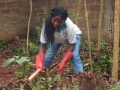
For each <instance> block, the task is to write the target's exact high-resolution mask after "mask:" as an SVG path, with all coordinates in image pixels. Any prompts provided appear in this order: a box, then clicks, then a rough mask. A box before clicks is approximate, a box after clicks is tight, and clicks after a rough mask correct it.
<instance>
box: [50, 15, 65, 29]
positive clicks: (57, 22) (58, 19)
mask: <svg viewBox="0 0 120 90" xmlns="http://www.w3.org/2000/svg"><path fill="white" fill-rule="evenodd" d="M63 23H64V20H63V19H62V17H60V16H55V17H53V18H52V24H53V26H54V28H60V27H61V26H62V24H63Z"/></svg>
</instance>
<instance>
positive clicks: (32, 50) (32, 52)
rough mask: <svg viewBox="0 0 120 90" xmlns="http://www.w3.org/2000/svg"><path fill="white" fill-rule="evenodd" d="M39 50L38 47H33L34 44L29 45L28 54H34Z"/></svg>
mask: <svg viewBox="0 0 120 90" xmlns="http://www.w3.org/2000/svg"><path fill="white" fill-rule="evenodd" d="M38 50H39V47H38V46H37V45H35V44H34V43H30V53H31V54H36V53H37V52H38Z"/></svg>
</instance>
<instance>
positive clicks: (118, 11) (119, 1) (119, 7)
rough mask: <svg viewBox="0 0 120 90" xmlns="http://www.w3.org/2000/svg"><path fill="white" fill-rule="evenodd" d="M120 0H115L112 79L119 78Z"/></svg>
mask: <svg viewBox="0 0 120 90" xmlns="http://www.w3.org/2000/svg"><path fill="white" fill-rule="evenodd" d="M119 19H120V0H115V13H114V45H113V66H112V81H114V82H116V81H117V80H118V55H119V30H120V26H119V25H120V24H119V23H120V20H119Z"/></svg>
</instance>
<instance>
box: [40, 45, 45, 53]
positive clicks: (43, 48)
mask: <svg viewBox="0 0 120 90" xmlns="http://www.w3.org/2000/svg"><path fill="white" fill-rule="evenodd" d="M45 51H46V45H40V49H39V53H43V54H45Z"/></svg>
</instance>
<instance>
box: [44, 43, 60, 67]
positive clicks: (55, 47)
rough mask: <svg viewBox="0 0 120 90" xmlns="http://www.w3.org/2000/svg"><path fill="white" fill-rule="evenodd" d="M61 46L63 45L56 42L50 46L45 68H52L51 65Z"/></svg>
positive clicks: (46, 54) (45, 59) (46, 55)
mask: <svg viewBox="0 0 120 90" xmlns="http://www.w3.org/2000/svg"><path fill="white" fill-rule="evenodd" d="M61 45H62V44H60V43H56V42H54V43H52V44H49V46H48V49H47V51H46V53H45V58H44V66H45V67H47V68H49V67H50V65H51V63H52V62H53V60H54V57H55V55H56V53H57V51H58V49H59V48H60V46H61Z"/></svg>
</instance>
